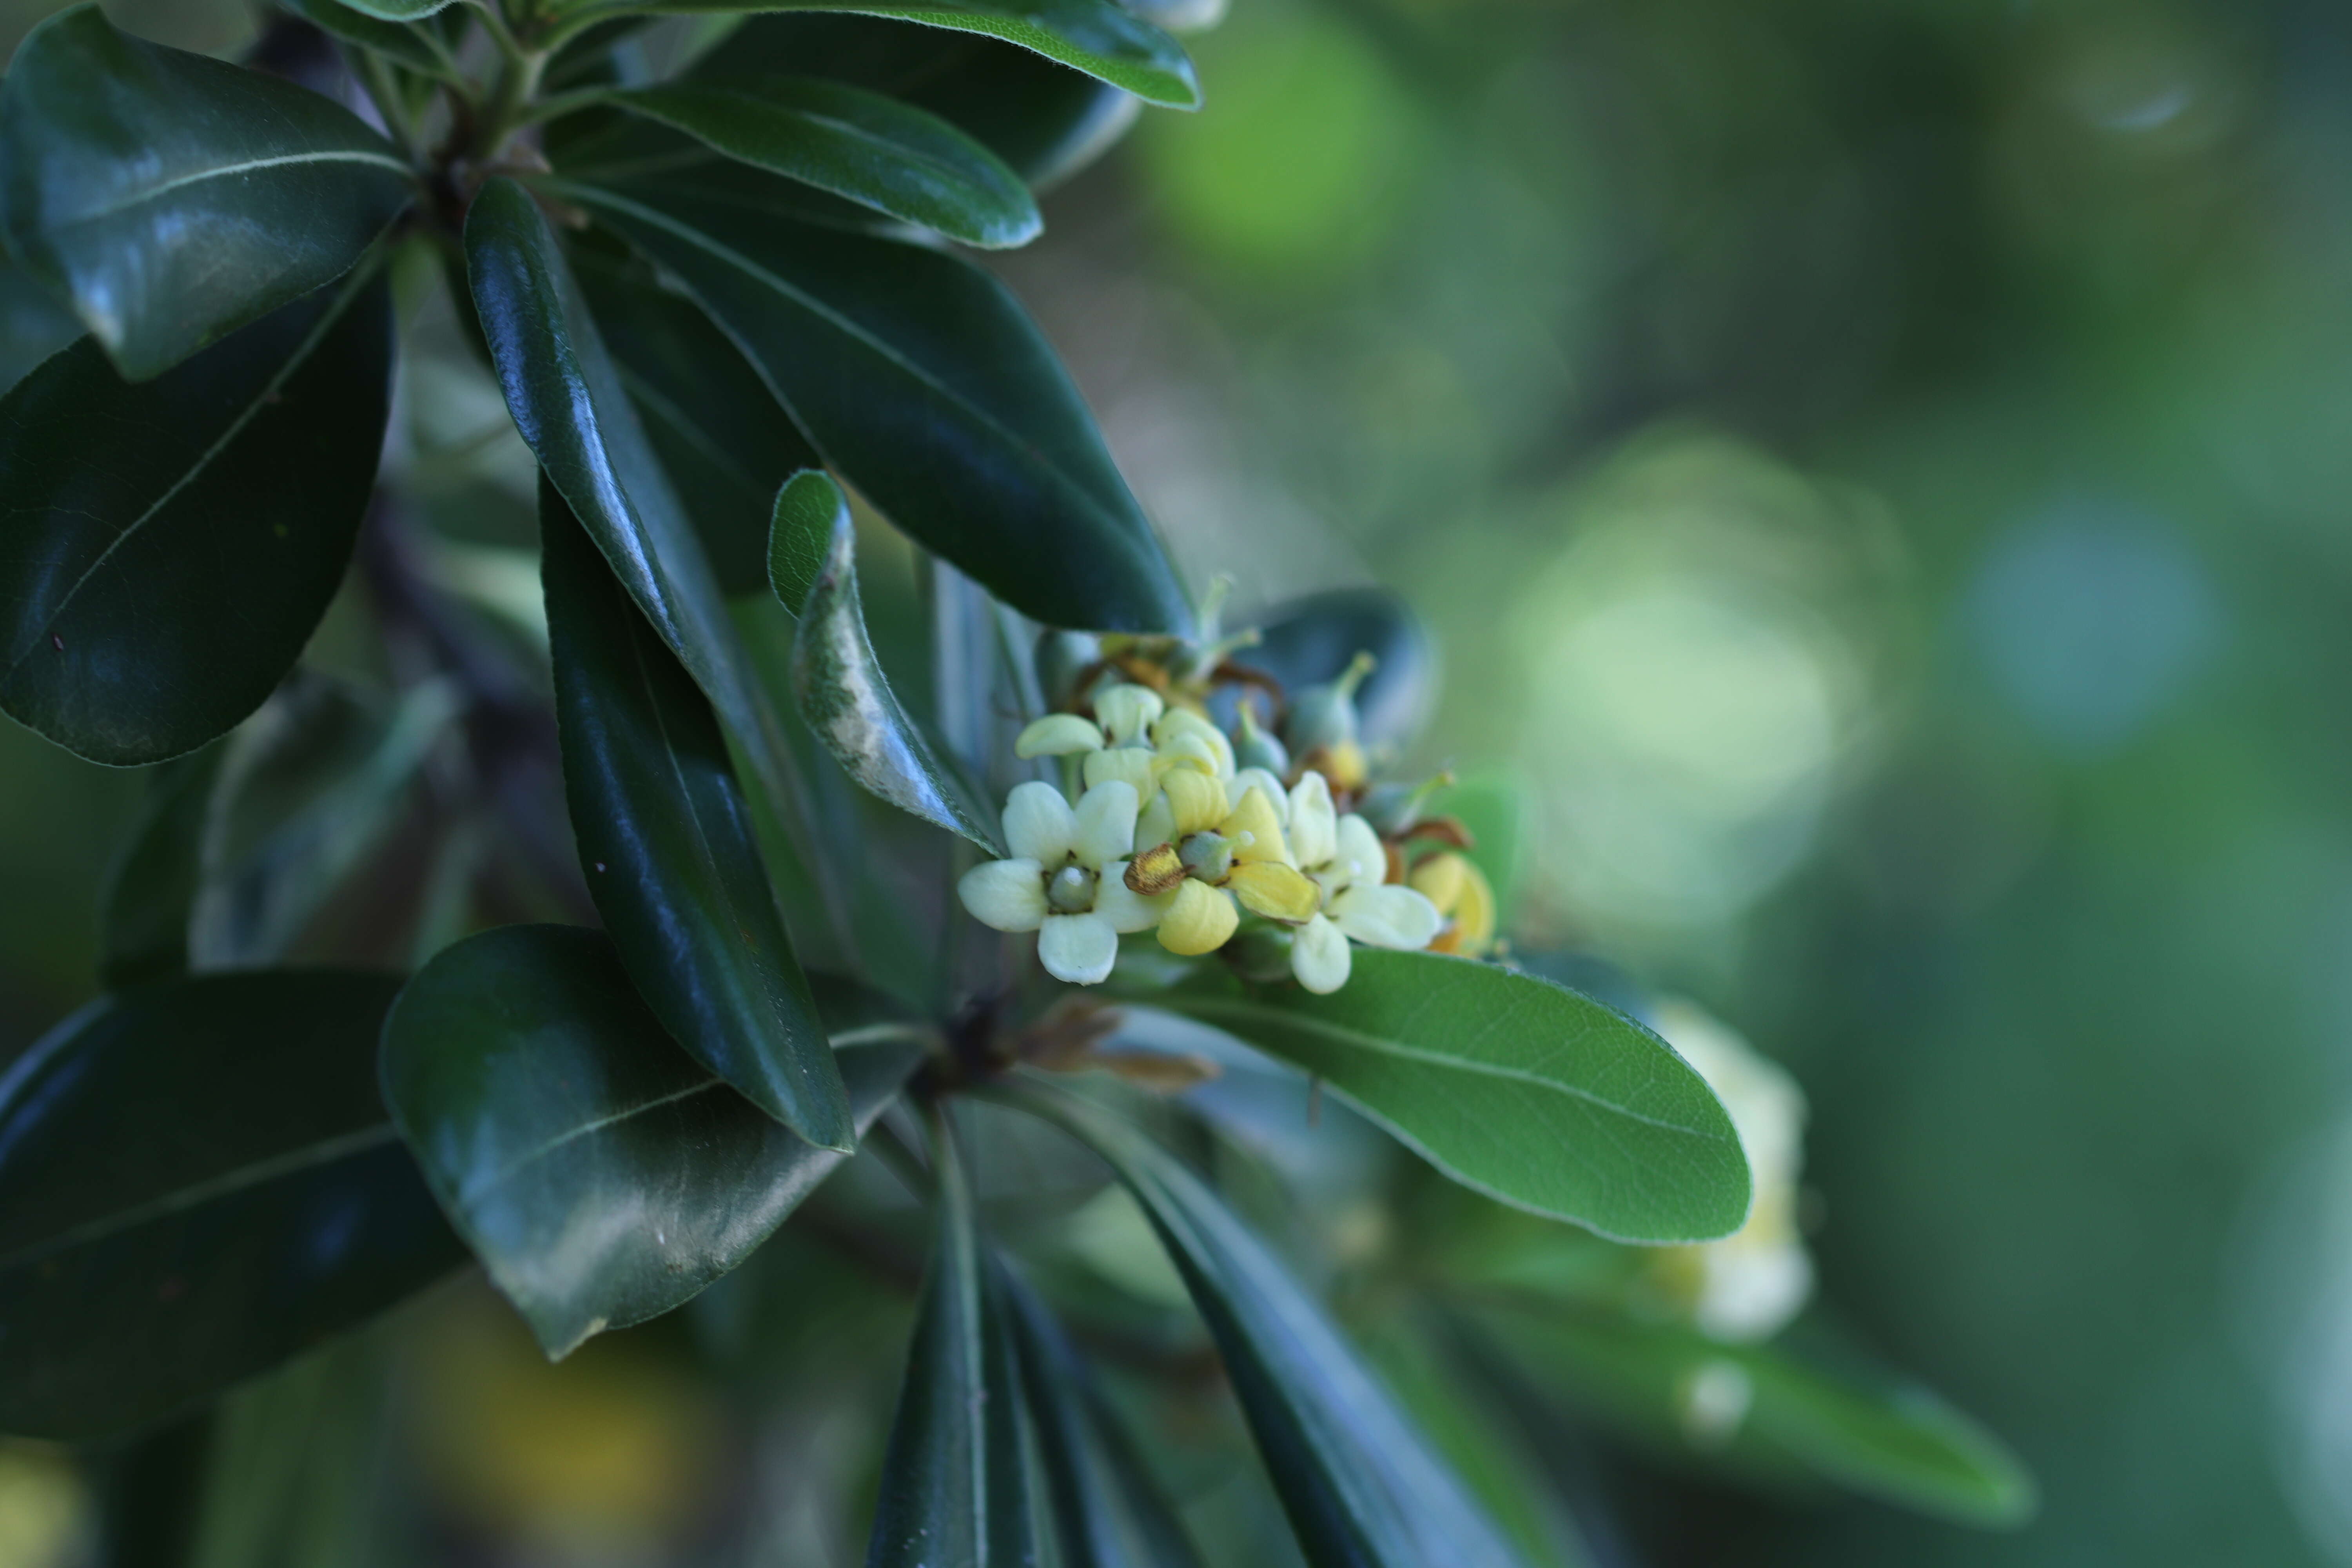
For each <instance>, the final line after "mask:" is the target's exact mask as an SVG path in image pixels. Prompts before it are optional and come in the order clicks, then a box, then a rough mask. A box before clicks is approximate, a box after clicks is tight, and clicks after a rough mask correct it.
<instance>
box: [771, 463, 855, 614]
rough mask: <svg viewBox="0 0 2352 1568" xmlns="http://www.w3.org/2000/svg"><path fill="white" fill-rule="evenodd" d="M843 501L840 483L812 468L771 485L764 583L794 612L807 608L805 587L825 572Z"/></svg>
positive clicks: (801, 612)
mask: <svg viewBox="0 0 2352 1568" xmlns="http://www.w3.org/2000/svg"><path fill="white" fill-rule="evenodd" d="M842 507H843V497H842V494H841V487H840V486H839V485H836V484H835V483H834V482H833V480H832V479H831V478H830V477H828V476H827V475H825V474H824V473H822V472H820V471H818V470H817V469H815V468H808V469H804V470H803V471H802V472H800V473H797V474H794V475H793V476H792V477H791V478H790V479H786V480H785V481H784V482H783V483H782V484H781V485H779V486H778V487H777V488H776V504H775V507H774V509H773V511H772V516H771V519H770V521H769V523H768V585H769V586H770V587H771V588H772V589H773V590H775V595H776V597H777V598H778V599H779V600H781V601H782V604H783V606H784V608H786V609H787V610H790V611H791V612H792V613H793V616H794V617H795V618H798V617H799V616H801V615H802V614H803V612H804V611H806V609H807V608H808V596H809V592H810V590H812V589H814V587H815V586H816V580H817V579H818V578H819V577H820V576H822V575H824V565H825V561H826V560H827V558H828V557H830V556H831V555H832V553H833V531H834V525H835V523H836V522H838V521H840V517H841V512H842Z"/></svg>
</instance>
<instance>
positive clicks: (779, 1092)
mask: <svg viewBox="0 0 2352 1568" xmlns="http://www.w3.org/2000/svg"><path fill="white" fill-rule="evenodd" d="M540 549H541V556H542V559H543V562H544V566H543V571H544V574H545V578H546V584H547V627H548V634H549V639H550V644H551V651H552V654H553V657H554V662H555V710H556V715H557V719H558V721H559V722H560V725H561V727H562V738H563V785H564V795H565V796H566V798H567V799H568V800H569V802H570V805H571V808H572V831H573V833H574V834H575V835H576V836H577V837H578V840H579V845H580V865H581V869H582V870H583V872H584V873H585V874H586V877H587V879H588V890H589V892H590V893H591V894H593V896H594V898H595V900H596V910H597V912H598V913H599V914H601V915H602V916H604V927H605V930H606V931H608V932H609V933H610V934H611V936H612V939H613V944H614V947H615V948H616V949H617V950H618V951H619V952H620V955H621V962H622V963H623V964H624V965H625V967H626V968H627V970H628V972H629V977H630V978H631V979H632V980H634V981H635V982H636V987H637V991H638V994H640V995H642V996H643V997H644V998H645V999H646V1005H647V1006H649V1007H650V1008H652V1010H653V1013H654V1016H656V1018H658V1019H660V1020H661V1023H662V1026H663V1027H664V1028H666V1029H667V1030H668V1031H669V1033H670V1036H671V1037H672V1038H674V1039H676V1040H677V1042H678V1044H680V1045H682V1046H684V1047H686V1048H687V1051H688V1054H690V1055H692V1056H693V1057H694V1058H696V1059H697V1060H698V1061H700V1062H701V1063H702V1065H703V1066H705V1067H707V1068H709V1069H710V1070H711V1071H712V1072H715V1073H717V1074H718V1075H719V1077H720V1078H722V1079H726V1080H727V1081H728V1082H729V1083H730V1084H732V1085H733V1086H734V1087H735V1089H737V1090H739V1091H740V1093H741V1094H742V1095H743V1097H744V1098H745V1099H747V1100H750V1101H751V1103H752V1104H754V1105H756V1106H758V1107H759V1108H760V1109H761V1110H764V1111H766V1112H767V1113H768V1114H769V1115H771V1116H773V1117H775V1118H776V1119H777V1120H778V1121H782V1122H783V1123H784V1125H786V1126H787V1127H790V1128H791V1129H792V1130H793V1131H795V1132H798V1133H799V1134H800V1135H801V1136H802V1137H803V1138H805V1139H806V1140H808V1141H809V1142H811V1143H814V1144H816V1145H817V1146H819V1147H820V1148H826V1149H840V1150H849V1149H853V1148H855V1147H856V1143H857V1131H856V1126H855V1124H854V1122H853V1121H852V1119H851V1115H850V1108H849V1097H848V1093H847V1091H846V1090H845V1089H844V1088H843V1087H842V1081H841V1069H840V1068H838V1067H837V1066H836V1065H835V1061H834V1055H833V1048H832V1047H831V1046H830V1045H829V1044H828V1043H827V1042H826V1039H825V1028H824V1023H823V1021H822V1020H820V1019H819V1018H818V1017H817V1013H816V1002H815V999H814V997H813V996H812V995H811V994H810V992H809V984H808V980H807V978H806V976H804V975H803V974H802V973H801V967H800V963H799V962H798V961H797V960H796V959H795V958H794V957H793V945H792V941H791V939H790V938H789V937H787V936H786V935H785V934H784V922H783V921H782V919H780V918H779V917H778V915H777V912H776V900H775V897H774V895H773V894H772V893H771V892H770V891H769V888H768V879H767V876H766V874H765V873H764V872H763V871H762V870H761V865H760V847H759V844H758V842H757V840H756V839H755V838H754V837H753V835H752V830H751V813H750V810H749V807H748V806H747V805H746V803H745V801H744V798H743V790H742V786H741V785H740V784H738V783H737V782H736V779H735V771H734V769H733V768H732V767H731V766H730V764H729V763H728V760H727V741H726V737H725V736H724V735H723V734H721V733H720V731H719V721H718V720H717V719H716V718H714V717H713V716H712V714H711V711H710V704H709V700H706V699H705V698H704V697H703V695H702V693H701V691H700V690H699V689H698V688H697V687H696V686H695V684H694V681H693V679H692V678H691V677H689V676H688V674H687V673H686V670H685V668H684V667H682V666H681V665H679V663H678V662H677V657H676V656H675V655H673V654H672V653H671V652H670V651H669V649H668V648H667V647H665V646H663V644H662V641H661V639H660V638H659V637H656V636H655V635H654V630H653V628H652V627H651V626H647V625H646V619H645V617H644V616H640V615H639V614H637V607H636V605H634V604H632V603H631V602H630V600H629V596H628V595H627V594H626V593H625V592H624V591H623V590H622V588H621V585H620V584H619V583H617V582H615V581H614V578H613V574H612V572H611V571H610V570H609V569H607V568H606V566H605V564H604V557H603V556H602V555H601V554H599V553H598V552H597V550H596V546H595V545H594V544H593V542H591V541H590V540H589V538H588V535H587V533H586V531H584V530H583V529H582V528H581V526H580V523H579V521H578V520H577V519H575V518H574V517H573V516H572V511H571V509H570V508H568V507H566V506H565V505H564V504H563V498H562V496H559V495H556V494H554V493H553V489H552V487H550V486H548V485H546V484H545V483H543V482H542V484H541V495H540Z"/></svg>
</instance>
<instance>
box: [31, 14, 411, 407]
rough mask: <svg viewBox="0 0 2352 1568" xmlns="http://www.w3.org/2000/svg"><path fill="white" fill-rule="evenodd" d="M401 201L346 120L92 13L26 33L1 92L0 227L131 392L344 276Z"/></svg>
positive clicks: (387, 168)
mask: <svg viewBox="0 0 2352 1568" xmlns="http://www.w3.org/2000/svg"><path fill="white" fill-rule="evenodd" d="M410 195H411V185H410V179H409V170H408V166H407V165H406V164H405V163H403V162H402V161H401V160H400V158H399V157H398V156H397V155H396V154H395V153H394V151H393V149H392V147H391V145H390V143H388V142H385V141H384V140H383V138H382V137H380V136H378V135H377V134H376V133H375V132H373V131H371V130H369V129H368V128H367V126H366V125H364V124H362V122H361V121H360V120H359V119H358V117H357V116H355V115H353V114H352V113H351V112H350V111H348V110H344V109H342V108H341V107H340V106H339V105H337V104H335V103H333V102H332V101H331V100H328V99H325V98H322V97H320V95H319V94H317V93H314V92H311V91H310V90H309V89H305V88H300V87H297V86H295V85H294V84H293V83H291V82H288V81H281V80H278V79H276V78H273V77H267V76H263V75H260V74H259V73H257V72H254V71H249V70H246V69H243V68H239V67H236V66H232V65H226V64H224V63H222V62H221V61H218V60H213V59H207V58H205V57H204V56H202V55H192V54H187V53H184V52H183V51H181V50H178V49H169V48H164V47H161V46H159V45H155V44H149V43H144V42H142V41H141V40H139V39H136V38H132V37H126V36H125V35H123V34H121V33H118V32H116V31H115V30H114V28H113V27H111V26H109V25H108V23H107V21H106V19H105V17H104V16H100V14H99V11H98V9H97V7H96V6H94V5H89V6H81V7H78V8H76V9H74V10H71V11H68V12H66V13H64V14H63V15H61V16H57V17H54V18H52V19H51V20H50V21H48V22H46V23H44V24H43V25H42V26H39V27H38V28H37V29H35V30H34V32H33V34H32V36H31V37H28V38H26V40H25V42H24V44H23V45H22V46H21V47H19V48H18V50H17V53H16V60H15V62H14V64H13V65H12V66H11V68H10V69H9V71H8V76H7V79H6V82H5V86H0V226H5V229H6V232H7V237H8V243H9V247H10V248H11V249H12V250H14V251H15V253H16V256H17V257H18V258H20V259H21V260H23V261H24V263H25V264H26V266H27V267H29V268H31V269H32V270H33V272H34V273H35V274H36V275H37V276H38V277H39V278H40V279H42V280H43V281H44V282H46V283H47V284H48V285H49V286H50V287H51V288H53V289H56V290H57V291H58V293H59V294H60V295H63V296H66V297H68V298H69V299H71V300H72V301H73V305H74V309H75V311H76V312H77V313H78V314H79V316H80V317H81V319H82V321H83V322H84V323H85V324H86V325H87V326H88V327H89V330H90V331H91V332H92V334H94V335H95V336H96V337H97V339H98V341H99V342H100V344H102V345H103V346H104V347H105V349H106V351H107V353H109V354H110V356H112V358H113V360H114V363H116V365H117V366H119V367H120V368H121V371H122V373H123V374H125V375H127V376H129V377H131V379H133V380H144V379H146V378H147V377H149V376H152V375H154V374H158V373H159V372H162V371H163V370H165V369H167V368H169V367H170V366H172V365H173V364H176V363H179V362H180V361H181V360H183V359H185V358H186V357H187V356H188V355H189V354H191V353H194V352H195V351H196V350H198V349H201V348H203V347H204V346H205V344H207V343H210V342H215V341H217V340H218V339H220V338H222V337H225V336H226V335H227V334H228V333H230V332H232V331H236V329H237V328H239V327H241V326H243V325H245V324H246V323H247V322H248V321H255V320H257V319H258V318H260V317H261V316H264V315H266V314H268V312H269V311H271V310H276V309H277V308H278V307H279V306H281V305H284V304H286V303H288V302H289V301H290V300H295V299H297V298H299V296H301V295H303V294H307V293H309V292H310V290H312V289H317V288H319V287H320V286H321V285H322V284H325V283H328V282H330V281H331V280H332V279H335V278H336V277H338V276H340V275H341V273H343V272H345V271H347V270H349V268H351V266H352V263H353V262H355V261H357V260H358V259H359V258H360V257H361V255H362V253H363V252H364V251H365V250H366V249H367V247H368V246H369V244H370V243H371V242H372V241H373V239H374V238H375V237H376V236H377V235H378V234H380V233H382V232H383V228H384V226H385V225H386V224H388V223H390V222H391V221H392V219H393V217H394V216H395V215H397V214H398V213H399V212H400V210H401V209H402V208H403V207H404V206H405V205H407V203H408V200H409V196H410Z"/></svg>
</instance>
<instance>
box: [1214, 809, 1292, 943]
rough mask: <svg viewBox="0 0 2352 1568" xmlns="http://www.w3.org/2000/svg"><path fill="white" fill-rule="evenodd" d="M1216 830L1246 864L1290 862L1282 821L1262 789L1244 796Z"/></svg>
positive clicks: (1235, 857) (1235, 856)
mask: <svg viewBox="0 0 2352 1568" xmlns="http://www.w3.org/2000/svg"><path fill="white" fill-rule="evenodd" d="M1217 831H1218V832H1219V833H1222V834H1223V835H1224V836H1225V837H1228V838H1230V839H1232V840H1233V841H1234V843H1235V845H1237V846H1238V847H1237V848H1235V849H1234V859H1236V860H1239V861H1242V862H1244V864H1248V863H1251V862H1255V861H1266V860H1272V861H1279V862H1281V863H1283V864H1285V865H1287V864H1289V863H1290V847H1289V846H1288V845H1287V844H1286V843H1285V842H1284V841H1283V837H1282V818H1281V817H1280V816H1277V815H1276V812H1275V809H1274V802H1272V801H1270V800H1268V799H1267V798H1266V795H1265V791H1264V790H1263V789H1257V788H1252V789H1251V790H1250V791H1249V792H1248V793H1247V794H1245V795H1243V796H1242V800H1241V804H1240V805H1237V806H1235V807H1234V809H1233V812H1232V814H1231V815H1230V816H1226V817H1225V819H1224V820H1223V821H1222V822H1220V823H1218V824H1217ZM1309 912H1310V913H1311V912H1312V911H1311V910H1310V911H1309ZM1301 918H1304V917H1301Z"/></svg>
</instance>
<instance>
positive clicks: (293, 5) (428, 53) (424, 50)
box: [279, 0, 462, 80]
mask: <svg viewBox="0 0 2352 1568" xmlns="http://www.w3.org/2000/svg"><path fill="white" fill-rule="evenodd" d="M279 4H281V5H284V6H285V7H286V9H288V10H289V11H291V12H293V13H294V14H295V15H296V16H299V17H301V18H302V19H303V20H304V21H306V22H308V23H310V25H311V26H314V27H317V28H319V29H320V31H321V32H325V33H328V34H331V35H332V36H333V37H338V38H341V40H342V41H343V42H345V43H347V44H355V45H357V46H358V47H361V48H363V49H373V51H374V52H375V53H377V54H380V55H382V56H383V57H384V58H386V59H391V60H398V61H399V62H400V63H401V64H402V65H404V66H406V67H407V68H409V69H411V70H414V71H418V72H421V73H423V74H424V75H425V76H428V77H439V78H445V79H453V80H454V79H459V78H460V76H461V74H462V73H460V72H459V71H458V69H457V61H456V60H455V59H453V58H451V57H450V54H449V50H448V48H447V47H446V46H445V45H444V44H443V43H442V41H441V38H440V36H439V35H438V34H437V33H436V32H434V31H433V30H432V29H431V28H429V27H406V26H401V25H400V24H399V23H397V22H387V21H383V20H382V19H381V18H379V17H376V16H370V15H369V14H368V13H367V12H365V11H362V10H360V9H359V8H358V7H356V6H355V5H350V4H347V3H346V0H279Z"/></svg>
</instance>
